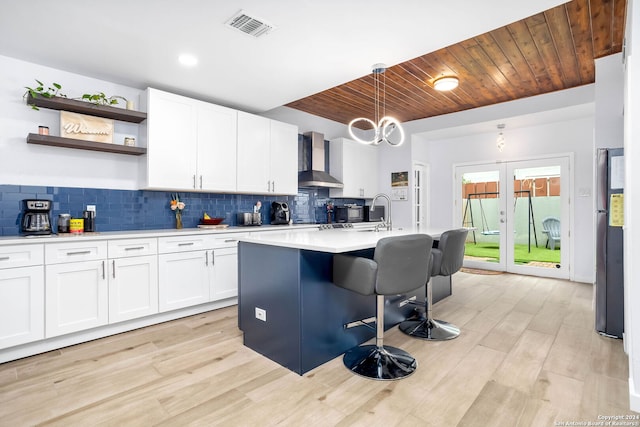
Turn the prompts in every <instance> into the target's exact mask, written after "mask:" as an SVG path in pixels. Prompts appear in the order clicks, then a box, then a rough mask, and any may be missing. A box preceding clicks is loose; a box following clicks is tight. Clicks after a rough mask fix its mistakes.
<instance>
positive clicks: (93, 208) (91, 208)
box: [87, 205, 96, 212]
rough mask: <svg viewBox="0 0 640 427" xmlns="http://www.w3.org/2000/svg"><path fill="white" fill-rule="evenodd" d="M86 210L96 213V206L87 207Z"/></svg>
mask: <svg viewBox="0 0 640 427" xmlns="http://www.w3.org/2000/svg"><path fill="white" fill-rule="evenodd" d="M87 210H88V211H93V212H95V211H96V205H87Z"/></svg>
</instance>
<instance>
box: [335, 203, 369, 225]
mask: <svg viewBox="0 0 640 427" xmlns="http://www.w3.org/2000/svg"><path fill="white" fill-rule="evenodd" d="M334 209H335V212H336V222H362V221H363V220H364V207H363V206H356V205H345V206H336V207H335V208H334Z"/></svg>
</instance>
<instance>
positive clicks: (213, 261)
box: [211, 251, 216, 267]
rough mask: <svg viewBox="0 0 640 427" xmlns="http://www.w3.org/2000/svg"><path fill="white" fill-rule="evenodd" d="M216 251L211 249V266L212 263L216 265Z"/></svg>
mask: <svg viewBox="0 0 640 427" xmlns="http://www.w3.org/2000/svg"><path fill="white" fill-rule="evenodd" d="M215 252H216V251H211V267H213V266H214V265H216V254H215Z"/></svg>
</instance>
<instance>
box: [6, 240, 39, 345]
mask: <svg viewBox="0 0 640 427" xmlns="http://www.w3.org/2000/svg"><path fill="white" fill-rule="evenodd" d="M40 251H41V252H42V247H41V248H40ZM3 258H4V257H3V256H2V255H0V259H3ZM43 338H44V266H43V265H38V266H32V267H20V268H7V269H0V349H2V348H7V347H12V346H14V345H20V344H25V343H28V342H32V341H37V340H41V339H43Z"/></svg>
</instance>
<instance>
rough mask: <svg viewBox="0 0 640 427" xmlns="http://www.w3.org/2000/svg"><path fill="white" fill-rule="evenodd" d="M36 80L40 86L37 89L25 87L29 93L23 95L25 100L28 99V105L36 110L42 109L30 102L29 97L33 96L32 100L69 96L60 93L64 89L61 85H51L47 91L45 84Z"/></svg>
mask: <svg viewBox="0 0 640 427" xmlns="http://www.w3.org/2000/svg"><path fill="white" fill-rule="evenodd" d="M35 80H36V83H38V86H36V87H35V88H32V87H29V86H25V89H27V91H26V92H25V93H24V95H22V97H23V98H25V99H27V105H29V106H30V107H31V108H33V109H34V110H40V109H39V108H38V107H37V106H36V105H34V104H31V103H29V102H28V99H29V96H31V98H36V97H38V96H42V97H44V98H53V97H54V96H60V97H62V98H66V97H67V95H65V94H63V93H61V92H60V89H62V85H60V84H59V83H51V86H49V87H47V88H46V89H45V85H44V83H42V82H41V81H40V80H38V79H35Z"/></svg>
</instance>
